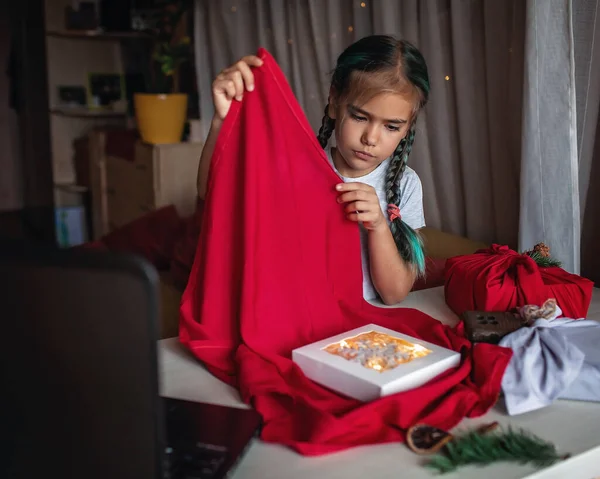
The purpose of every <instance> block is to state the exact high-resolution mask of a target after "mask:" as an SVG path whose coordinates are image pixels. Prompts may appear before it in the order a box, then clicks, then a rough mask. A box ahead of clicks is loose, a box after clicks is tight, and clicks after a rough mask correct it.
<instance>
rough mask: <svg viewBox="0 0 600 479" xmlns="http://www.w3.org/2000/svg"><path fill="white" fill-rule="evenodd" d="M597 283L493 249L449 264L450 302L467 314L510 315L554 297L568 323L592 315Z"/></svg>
mask: <svg viewBox="0 0 600 479" xmlns="http://www.w3.org/2000/svg"><path fill="white" fill-rule="evenodd" d="M593 287H594V283H592V282H591V281H590V280H588V279H585V278H582V277H581V276H577V275H575V274H571V273H568V272H566V271H565V270H564V269H562V268H557V267H550V268H540V267H539V266H538V265H537V263H536V262H535V261H534V260H533V259H532V258H530V257H529V256H527V255H524V254H519V253H517V252H516V251H514V250H511V249H510V248H509V247H508V246H500V245H496V244H495V245H492V247H491V248H489V249H484V250H479V251H477V252H475V253H474V254H470V255H465V256H456V257H454V258H450V259H449V260H448V261H447V263H446V283H445V289H444V291H445V296H446V303H447V304H448V306H449V307H450V309H452V311H454V312H455V313H456V314H458V315H461V314H463V313H464V312H465V311H474V310H475V311H509V310H511V309H513V308H516V307H521V306H524V305H526V304H537V305H541V304H542V303H543V302H544V301H546V300H547V299H548V298H555V299H556V301H557V303H558V305H559V306H560V308H561V309H562V311H563V315H564V316H565V317H568V318H584V317H586V315H587V312H588V308H589V306H590V301H591V299H592V289H593Z"/></svg>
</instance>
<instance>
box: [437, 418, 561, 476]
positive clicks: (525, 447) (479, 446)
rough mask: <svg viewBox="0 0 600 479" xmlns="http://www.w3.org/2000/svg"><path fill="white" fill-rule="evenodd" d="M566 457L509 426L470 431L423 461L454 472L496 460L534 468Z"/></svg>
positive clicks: (553, 448)
mask: <svg viewBox="0 0 600 479" xmlns="http://www.w3.org/2000/svg"><path fill="white" fill-rule="evenodd" d="M562 459H565V457H564V456H559V455H558V453H557V452H556V448H555V447H554V445H553V444H552V443H549V442H546V441H544V440H543V439H540V438H539V437H537V436H535V435H533V434H531V433H528V432H526V431H523V430H520V431H518V432H515V431H514V430H513V429H511V428H510V427H509V428H508V430H507V431H506V432H491V433H488V434H481V433H480V432H478V431H470V432H467V433H466V434H464V435H463V436H461V437H458V438H455V439H454V440H453V441H451V442H449V443H448V444H446V447H445V449H444V453H441V454H438V455H436V456H434V457H432V458H431V459H430V460H429V462H427V463H426V464H425V466H426V467H428V468H429V469H433V470H435V471H436V472H438V473H439V474H446V473H448V472H453V471H455V470H456V469H457V468H458V467H459V466H465V465H469V464H472V465H478V466H485V465H488V464H490V463H492V462H497V461H510V462H517V463H520V464H526V463H531V464H533V465H534V466H536V467H539V468H541V467H547V466H550V465H552V464H554V463H555V462H558V461H560V460H562Z"/></svg>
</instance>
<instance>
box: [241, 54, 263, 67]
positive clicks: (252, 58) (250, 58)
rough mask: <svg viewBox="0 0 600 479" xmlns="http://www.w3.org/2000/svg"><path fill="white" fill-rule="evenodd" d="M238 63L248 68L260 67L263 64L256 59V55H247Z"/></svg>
mask: <svg viewBox="0 0 600 479" xmlns="http://www.w3.org/2000/svg"><path fill="white" fill-rule="evenodd" d="M240 61H242V62H244V63H247V64H248V65H250V66H253V67H260V66H262V64H263V61H262V60H261V59H260V58H258V57H257V56H256V55H247V56H245V57H244V58H242V59H241V60H240Z"/></svg>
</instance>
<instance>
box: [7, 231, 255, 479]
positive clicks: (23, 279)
mask: <svg viewBox="0 0 600 479" xmlns="http://www.w3.org/2000/svg"><path fill="white" fill-rule="evenodd" d="M0 278H2V279H1V281H0V305H1V308H2V309H1V310H0V311H1V312H0V338H1V340H0V477H1V478H3V479H13V478H14V479H17V478H19V479H29V478H36V479H39V478H40V477H49V476H52V477H61V478H63V479H66V478H73V479H74V478H78V479H81V478H86V479H108V478H110V479H120V478H123V479H125V478H127V479H135V478H139V479H142V478H143V479H153V478H161V479H164V478H173V479H177V478H190V479H191V478H197V479H201V478H202V479H208V478H211V479H212V478H223V477H229V476H230V475H231V474H232V473H233V471H234V470H235V466H236V464H237V463H238V461H239V460H240V458H241V457H242V456H243V454H244V452H245V450H246V448H247V447H248V445H249V444H250V442H251V439H252V438H253V437H254V436H255V435H256V434H257V432H258V430H259V427H260V417H259V415H258V414H257V413H256V412H255V411H253V410H250V409H239V408H231V407H222V406H216V405H209V404H203V403H194V402H188V401H181V400H175V399H166V398H161V397H160V396H159V387H158V384H159V378H158V366H157V345H156V341H157V339H158V330H159V328H158V324H157V323H158V314H159V300H158V276H157V273H156V271H155V269H154V268H153V267H152V266H151V265H150V264H149V263H147V262H146V261H144V260H142V259H139V258H136V257H133V256H126V255H116V254H111V253H106V252H92V251H81V250H78V251H61V250H55V249H48V248H45V247H38V246H35V247H33V246H31V245H24V244H20V243H15V242H3V241H2V242H0ZM198 367H200V365H199V366H198Z"/></svg>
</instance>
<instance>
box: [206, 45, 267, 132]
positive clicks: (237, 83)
mask: <svg viewBox="0 0 600 479" xmlns="http://www.w3.org/2000/svg"><path fill="white" fill-rule="evenodd" d="M262 64H263V61H262V60H261V59H260V58H258V57H257V56H254V55H251V56H246V57H244V58H242V59H241V60H240V61H238V62H237V63H235V64H233V65H231V66H230V67H228V68H225V69H224V70H223V71H222V72H221V73H219V75H217V78H215V81H214V82H213V84H212V92H213V102H214V104H215V119H216V120H218V121H223V120H224V119H225V117H226V116H227V113H228V112H229V108H230V107H231V102H232V101H233V99H234V98H235V99H236V100H238V101H241V100H242V97H243V96H244V91H246V90H248V91H253V90H254V74H253V73H252V70H251V69H250V67H259V66H261V65H262Z"/></svg>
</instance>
